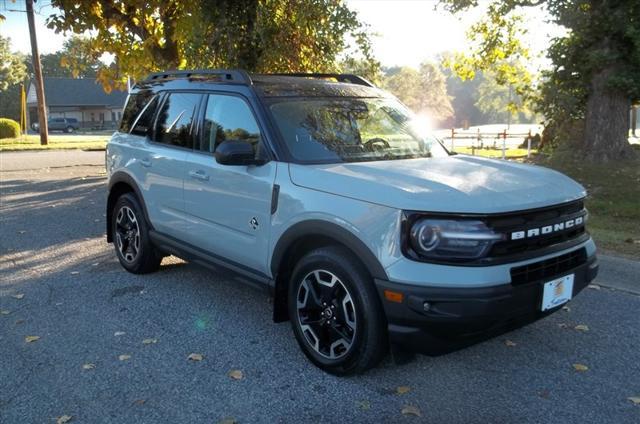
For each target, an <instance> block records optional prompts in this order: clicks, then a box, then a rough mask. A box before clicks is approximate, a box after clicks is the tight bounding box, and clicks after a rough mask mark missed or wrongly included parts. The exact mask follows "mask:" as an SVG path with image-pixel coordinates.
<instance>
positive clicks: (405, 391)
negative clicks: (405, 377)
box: [396, 386, 411, 395]
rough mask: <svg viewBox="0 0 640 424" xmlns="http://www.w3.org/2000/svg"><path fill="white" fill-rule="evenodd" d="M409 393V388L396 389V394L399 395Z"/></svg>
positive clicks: (399, 387) (400, 387)
mask: <svg viewBox="0 0 640 424" xmlns="http://www.w3.org/2000/svg"><path fill="white" fill-rule="evenodd" d="M410 391H411V387H409V386H398V388H397V389H396V393H397V394H399V395H403V394H405V393H409V392H410Z"/></svg>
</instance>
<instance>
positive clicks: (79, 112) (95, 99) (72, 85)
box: [27, 78, 127, 128]
mask: <svg viewBox="0 0 640 424" xmlns="http://www.w3.org/2000/svg"><path fill="white" fill-rule="evenodd" d="M44 97H45V101H46V105H47V116H48V118H75V119H77V120H78V122H79V123H80V127H82V128H115V127H116V126H118V123H119V122H120V118H121V117H122V108H123V107H124V103H125V101H126V98H127V92H126V91H119V90H113V91H112V92H111V93H106V92H105V91H104V90H103V89H102V85H101V84H100V83H99V82H97V81H96V80H95V79H92V78H44ZM27 109H28V113H27V125H28V128H31V124H32V123H34V122H38V101H37V98H36V88H35V85H34V83H33V81H32V82H31V83H30V84H29V90H28V92H27Z"/></svg>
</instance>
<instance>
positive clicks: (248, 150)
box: [213, 140, 264, 165]
mask: <svg viewBox="0 0 640 424" xmlns="http://www.w3.org/2000/svg"><path fill="white" fill-rule="evenodd" d="M213 155H214V156H215V158H216V161H217V162H218V163H219V164H221V165H262V164H263V163H264V161H263V160H259V159H256V154H255V152H254V151H253V146H252V145H251V143H248V142H246V141H241V140H226V141H223V142H222V143H220V144H219V145H218V147H217V148H216V151H215V152H214V154H213Z"/></svg>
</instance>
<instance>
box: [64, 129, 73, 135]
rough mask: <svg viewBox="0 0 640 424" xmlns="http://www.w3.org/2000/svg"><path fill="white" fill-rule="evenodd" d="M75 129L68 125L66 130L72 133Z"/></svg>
mask: <svg viewBox="0 0 640 424" xmlns="http://www.w3.org/2000/svg"><path fill="white" fill-rule="evenodd" d="M73 131H74V129H73V127H67V129H66V130H65V132H66V133H67V134H71V133H72V132H73Z"/></svg>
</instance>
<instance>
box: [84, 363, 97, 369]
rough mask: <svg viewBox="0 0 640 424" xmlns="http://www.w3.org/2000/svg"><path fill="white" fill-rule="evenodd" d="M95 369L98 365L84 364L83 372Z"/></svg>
mask: <svg viewBox="0 0 640 424" xmlns="http://www.w3.org/2000/svg"><path fill="white" fill-rule="evenodd" d="M95 367H96V364H91V363H88V364H84V365H82V369H83V370H92V369H94V368H95Z"/></svg>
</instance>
